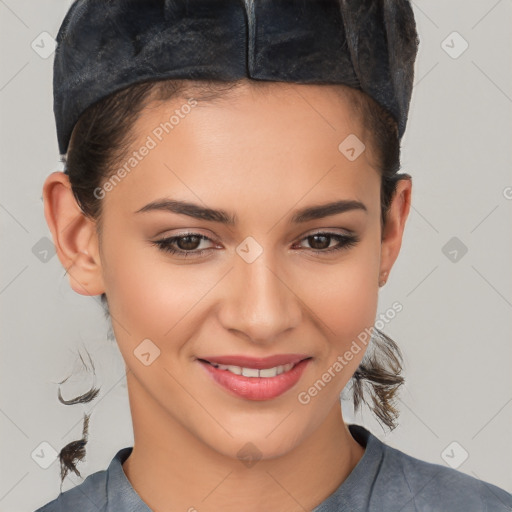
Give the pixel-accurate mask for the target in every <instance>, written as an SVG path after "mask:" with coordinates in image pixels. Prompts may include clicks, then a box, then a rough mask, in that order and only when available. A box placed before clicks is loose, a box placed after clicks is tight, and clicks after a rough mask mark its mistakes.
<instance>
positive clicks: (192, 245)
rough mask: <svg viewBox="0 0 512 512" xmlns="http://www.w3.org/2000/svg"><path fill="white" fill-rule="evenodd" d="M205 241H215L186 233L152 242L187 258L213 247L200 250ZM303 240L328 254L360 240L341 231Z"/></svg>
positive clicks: (314, 248)
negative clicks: (332, 244)
mask: <svg viewBox="0 0 512 512" xmlns="http://www.w3.org/2000/svg"><path fill="white" fill-rule="evenodd" d="M333 240H334V241H337V245H335V246H333V247H331V242H332V241H333ZM203 241H210V242H213V241H212V240H211V239H210V238H208V237H207V236H204V235H201V234H199V233H185V234H183V235H179V236H173V237H168V238H163V239H161V240H156V241H154V242H152V244H153V245H156V246H157V247H158V248H159V249H160V250H161V251H163V252H167V253H170V254H174V255H177V256H178V257H184V258H186V257H189V256H193V257H199V256H202V255H203V254H205V253H206V252H208V251H210V250H211V249H213V247H206V248H203V249H200V250H198V249H199V246H200V245H201V242H203ZM302 241H307V243H308V244H310V246H311V249H310V252H313V253H314V254H327V253H333V252H335V251H340V250H342V249H348V248H349V247H352V246H354V245H355V244H357V243H358V242H359V237H357V236H356V235H342V234H339V233H331V232H325V231H320V232H318V233H313V234H311V235H308V236H307V237H305V238H303V239H302V240H301V242H302Z"/></svg>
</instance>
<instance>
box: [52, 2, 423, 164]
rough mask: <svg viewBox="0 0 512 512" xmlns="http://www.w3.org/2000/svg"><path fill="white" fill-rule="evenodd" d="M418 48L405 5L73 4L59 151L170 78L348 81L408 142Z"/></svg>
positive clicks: (59, 88)
mask: <svg viewBox="0 0 512 512" xmlns="http://www.w3.org/2000/svg"><path fill="white" fill-rule="evenodd" d="M418 44H419V40H418V35H417V32H416V24H415V21H414V14H413V11H412V8H411V5H410V3H409V1H408V0H75V2H73V4H72V5H71V7H70V8H69V10H68V12H67V14H66V16H65V18H64V20H63V22H62V25H61V27H60V29H59V33H58V35H57V48H56V51H55V60H54V75H53V94H54V113H55V121H56V126H57V139H58V144H59V152H60V154H65V153H66V152H67V148H68V144H69V140H70V138H71V133H72V131H73V128H74V126H75V124H76V122H77V121H78V119H79V117H80V115H81V114H82V113H83V112H84V110H85V109H86V108H87V107H89V106H90V105H92V104H94V103H96V102H97V101H99V100H101V99H102V98H105V97H106V96H108V95H109V94H111V93H113V92H115V91H118V90H120V89H123V88H125V87H127V86H129V85H131V84H135V83H138V82H145V81H154V80H164V79H172V78H186V79H194V80H201V79H208V80H226V81H234V80H238V79H240V78H244V77H248V78H251V79H254V80H270V81H276V82H296V83H324V84H345V85H348V86H350V87H354V88H356V89H359V90H362V91H363V92H365V93H367V94H368V95H369V96H371V97H372V98H374V99H375V100H376V101H377V102H378V103H379V104H380V105H382V106H383V107H384V108H386V109H387V110H388V111H389V112H390V113H391V114H392V116H393V117H394V118H395V120H396V121H397V123H398V131H399V136H400V138H401V137H402V135H403V133H404V131H405V126H406V122H407V115H408V110H409V103H410V99H411V94H412V83H413V77H414V62H415V59H416V54H417V50H418Z"/></svg>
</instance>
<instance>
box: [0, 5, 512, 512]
mask: <svg viewBox="0 0 512 512" xmlns="http://www.w3.org/2000/svg"><path fill="white" fill-rule="evenodd" d="M70 4H71V2H70V1H63V0H38V1H37V2H34V1H30V2H29V1H28V0H18V1H14V0H0V19H1V28H0V37H1V42H2V48H3V51H2V66H1V70H0V72H1V76H0V102H1V136H0V144H1V166H2V167H1V172H2V174H1V194H0V223H1V236H2V245H1V247H2V249H1V258H2V265H1V272H0V301H1V321H2V323H1V325H2V331H1V337H2V338H1V341H2V345H1V346H2V355H1V358H0V364H1V370H0V371H1V377H2V386H1V393H2V395H1V402H0V413H1V414H0V428H1V432H2V435H1V439H0V443H1V461H2V463H1V465H2V467H1V474H0V510H1V511H2V512H21V511H25V512H26V511H32V510H34V509H35V508H37V507H38V506H41V505H42V504H43V503H46V502H47V501H50V500H51V499H53V498H54V497H56V496H57V494H58V491H59V467H58V461H54V462H53V464H51V465H50V466H49V467H48V468H47V469H43V468H41V467H40V466H39V465H38V464H37V463H36V462H35V459H37V457H36V456H35V454H36V453H40V452H41V443H44V442H46V443H49V444H50V445H51V446H52V447H53V448H54V449H55V450H56V451H59V450H60V449H61V448H62V447H63V446H64V445H65V444H67V443H68V442H70V441H72V440H76V439H79V438H80V436H81V428H82V416H83V413H84V411H91V410H92V411H93V414H92V416H91V425H90V427H91V433H90V437H89V442H88V444H87V456H86V461H85V462H83V463H81V464H79V466H78V468H79V470H80V471H81V473H82V476H83V477H86V476H87V475H89V474H90V473H93V472H95V471H98V470H100V469H104V468H106V467H107V465H108V463H109V462H110V460H111V458H112V457H113V455H114V454H115V453H116V452H117V450H118V449H119V448H121V447H124V446H129V445H131V444H132V441H133V437H132V435H133V432H132V426H131V417H130V412H129V406H128V400H127V392H126V385H125V378H124V364H123V361H122V358H121V356H120V353H119V351H118V349H117V346H116V345H115V342H114V341H112V340H107V337H106V333H107V330H108V324H107V321H106V320H105V318H104V315H103V310H102V309H101V307H100V305H99V303H98V300H97V299H98V298H97V297H96V298H92V297H83V296H80V295H77V294H75V293H74V292H73V291H72V290H71V289H70V287H69V284H68V280H67V277H66V276H65V275H64V270H63V268H62V267H61V264H60V262H59V260H58V258H57V257H56V256H55V255H53V256H52V253H51V252H50V253H48V254H47V256H46V259H47V261H46V262H44V260H45V253H44V245H43V246H41V245H39V244H44V243H45V241H44V240H43V241H41V239H44V238H46V237H47V238H51V236H50V232H49V230H48V227H47V225H46V222H45V219H44V215H43V204H42V201H41V194H42V185H43V181H44V179H45V177H46V176H47V175H48V174H50V173H51V172H52V171H54V170H60V169H62V166H61V164H60V163H59V158H58V157H59V155H58V148H57V139H56V134H55V124H54V118H53V110H52V108H53V98H52V85H51V80H52V65H53V55H50V56H48V57H47V58H43V57H44V56H41V55H40V54H41V53H44V52H45V51H48V48H49V46H48V44H49V40H48V39H46V40H45V39H44V38H45V37H46V38H48V36H45V35H42V36H41V33H43V32H47V33H48V34H49V35H50V36H52V37H55V36H56V35H57V31H58V28H59V26H60V23H61V21H62V19H63V17H64V14H65V12H66V11H67V9H68V7H69V5H70ZM413 8H414V11H415V15H416V20H417V25H418V32H419V36H420V41H421V43H420V49H419V54H418V60H417V64H416V78H415V86H414V92H413V99H412V103H411V109H410V116H409V122H408V127H407V131H406V134H405V136H404V138H403V143H402V147H403V151H402V169H403V171H405V172H408V173H409V174H411V175H412V176H413V206H412V209H411V214H410V217H409V220H408V225H407V228H406V232H405V239H404V243H403V246H402V252H401V254H400V256H399V259H398V261H397V263H396V265H395V267H394V268H393V270H392V273H391V276H390V279H389V281H388V284H387V285H386V286H385V287H384V288H382V290H381V292H380V294H381V295H380V301H379V311H380V312H383V311H385V310H386V309H388V308H389V307H390V306H391V304H392V303H393V302H394V301H396V300H398V301H400V302H401V303H402V304H403V307H404V309H403V311H402V312H401V313H400V314H398V315H397V317H396V318H395V319H394V320H393V321H391V322H390V323H389V324H388V325H387V326H386V328H385V332H386V333H387V334H389V335H390V336H391V337H392V338H393V339H394V340H395V341H396V342H397V343H398V344H399V345H400V347H401V348H402V350H403V353H404V356H405V376H406V380H407V382H406V385H405V387H403V388H402V393H401V395H400V400H399V401H398V406H399V407H400V410H401V415H400V425H399V427H398V428H397V429H396V430H395V431H393V432H392V433H390V434H388V435H385V432H384V431H383V429H382V428H381V427H380V426H379V425H378V423H377V422H376V421H375V420H374V419H373V416H372V414H371V413H370V412H369V411H368V410H364V412H363V414H362V415H358V416H357V417H355V418H353V417H352V416H351V415H350V408H346V404H345V403H344V404H343V408H344V410H345V414H346V415H347V421H357V422H359V423H363V424H364V425H366V426H367V427H368V428H369V429H370V430H371V431H372V432H373V433H374V434H375V435H377V436H378V437H379V438H381V439H382V440H384V441H385V442H387V443H388V444H390V445H392V446H395V447H397V448H399V449H401V450H403V451H405V452H407V453H409V454H411V455H413V456H415V457H418V458H420V459H423V460H427V461H430V462H435V463H438V464H447V462H446V461H447V460H450V462H451V463H452V464H460V465H458V466H457V468H458V469H459V470H460V471H463V472H465V473H468V474H470V475H473V476H476V477H478V478H481V479H483V480H485V481H487V482H490V483H493V484H495V485H498V486H500V487H502V488H504V489H506V490H508V491H509V492H512V463H511V461H512V441H511V424H512V423H511V420H512V377H511V371H510V363H511V361H512V343H511V333H512V322H511V311H512V275H511V272H510V262H511V261H512V258H511V256H512V229H511V228H512V216H511V210H512V200H511V198H512V175H511V170H510V169H511V164H512V157H511V149H510V148H511V142H512V121H511V115H510V114H511V107H512V70H511V65H510V63H511V55H510V48H511V42H512V33H511V31H510V26H511V21H512V2H511V1H510V0H499V1H496V0H479V1H468V0H457V1H453V0H452V1H449V2H448V1H446V0H435V1H425V0H417V1H416V2H413ZM453 31H457V32H458V33H459V34H460V35H461V36H462V37H463V38H464V40H466V41H467V43H468V44H469V46H468V48H467V50H466V51H465V52H464V53H462V54H461V55H460V56H458V57H457V58H454V57H453V55H455V53H457V52H459V51H460V49H461V48H462V46H461V44H462V41H461V40H460V39H457V36H453V35H452V36H450V37H448V36H449V35H450V34H451V33H452V32H453ZM447 37H448V39H447V40H446V38H447ZM41 40H43V42H41ZM445 40H446V42H445V43H443V41H445ZM33 41H35V43H34V46H35V44H36V43H37V44H38V45H39V47H37V46H35V47H36V48H38V51H37V52H36V51H35V50H34V49H33V48H32V43H33ZM452 41H453V42H452ZM449 46H451V47H452V48H451V49H450V48H449ZM444 48H446V49H447V50H448V51H449V52H451V53H452V56H450V55H449V54H448V53H447V51H445V49H444ZM50 49H51V48H50ZM454 52H455V53H454ZM452 237H456V238H457V240H455V242H453V241H452V243H456V244H458V245H459V247H461V246H462V244H464V246H466V247H467V253H466V254H465V255H463V256H462V257H461V252H460V251H459V257H458V260H457V261H455V262H454V261H451V260H450V258H449V257H447V256H446V255H445V252H447V250H446V249H444V250H443V247H445V244H447V243H448V242H449V241H450V240H451V239H452ZM46 242H47V241H46ZM50 247H51V246H50ZM448 247H449V248H450V246H448ZM82 345H85V346H86V347H87V348H88V349H89V351H90V352H91V353H92V356H93V358H94V359H93V360H94V363H95V365H96V369H97V374H98V379H97V384H98V385H101V393H100V395H99V397H98V398H97V399H96V400H95V401H93V402H92V404H87V405H86V406H83V405H75V406H64V405H62V404H60V402H58V400H57V397H56V393H57V389H58V385H57V383H58V382H59V381H60V380H62V379H64V378H65V377H67V376H68V375H69V374H70V372H71V370H72V369H73V367H74V368H75V371H76V372H78V369H79V368H80V367H79V366H78V365H77V364H76V358H77V352H76V351H77V349H78V348H79V347H80V346H82ZM78 376H80V375H79V374H78ZM90 384H91V380H90V379H87V378H85V379H83V380H79V379H77V380H76V387H73V388H72V387H67V388H66V387H63V393H64V392H65V393H66V395H65V396H67V397H70V396H74V394H76V393H75V392H83V391H85V390H86V389H89V386H90ZM454 441H455V442H456V443H458V444H456V445H451V443H452V442H454ZM450 445H451V446H450ZM44 446H46V445H43V447H44ZM447 447H449V448H448V450H446V449H447ZM452 449H453V451H452ZM463 450H465V451H466V452H467V453H468V455H469V456H468V458H467V459H466V460H465V461H464V462H462V463H460V462H461V460H462V457H463V454H464V451H463ZM46 453H48V450H47V449H46ZM443 454H445V455H444V458H443ZM80 482H81V480H80V479H79V478H78V477H77V476H76V475H74V474H71V475H70V476H68V478H67V480H66V484H65V485H64V490H65V489H67V488H69V487H72V486H74V485H76V484H78V483H80Z"/></svg>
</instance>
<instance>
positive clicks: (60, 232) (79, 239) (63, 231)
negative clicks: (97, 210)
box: [43, 171, 105, 295]
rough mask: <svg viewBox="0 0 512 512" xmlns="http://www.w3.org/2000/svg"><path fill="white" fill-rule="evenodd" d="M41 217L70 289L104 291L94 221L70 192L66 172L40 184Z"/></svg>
mask: <svg viewBox="0 0 512 512" xmlns="http://www.w3.org/2000/svg"><path fill="white" fill-rule="evenodd" d="M43 202H44V216H45V219H46V222H47V224H48V227H49V229H50V231H51V234H52V238H53V243H54V244H55V249H56V252H57V256H58V258H59V260H60V262H61V263H62V266H63V267H64V268H65V270H66V275H67V276H68V278H69V283H70V286H71V288H72V289H73V290H74V291H75V292H76V293H79V294H80V295H100V294H102V293H104V291H105V289H104V284H103V278H102V272H101V261H100V257H99V253H98V244H97V243H96V238H97V233H96V223H95V222H94V221H92V220H91V219H89V218H87V217H86V216H85V215H84V214H83V212H82V210H81V209H80V207H79V206H78V203H77V202H76V199H75V197H74V195H73V192H72V190H71V185H70V183H69V177H68V176H67V174H65V173H63V172H61V171H56V172H53V173H52V174H50V175H49V176H48V177H47V178H46V180H45V182H44V185H43Z"/></svg>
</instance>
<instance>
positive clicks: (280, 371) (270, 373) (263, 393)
mask: <svg viewBox="0 0 512 512" xmlns="http://www.w3.org/2000/svg"><path fill="white" fill-rule="evenodd" d="M310 361H311V357H309V358H306V359H301V360H299V361H296V362H291V363H287V364H283V365H277V366H271V367H268V368H250V367H246V366H238V365H232V364H220V363H214V362H210V361H207V360H204V359H197V362H198V363H200V365H201V366H202V367H203V368H204V369H205V370H206V372H207V374H208V376H209V377H210V378H211V379H212V380H213V381H214V382H215V383H216V384H218V385H219V386H220V388H221V389H222V390H224V391H227V392H228V393H229V394H230V395H231V396H236V397H238V398H244V399H246V400H270V399H272V398H276V397H278V396H280V395H282V394H284V393H285V392H286V391H288V390H290V389H291V388H293V387H294V386H295V385H296V384H297V383H298V382H299V380H300V378H301V376H302V374H303V373H304V370H305V369H306V367H307V365H308V364H309V362H310ZM245 364H247V363H245Z"/></svg>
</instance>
